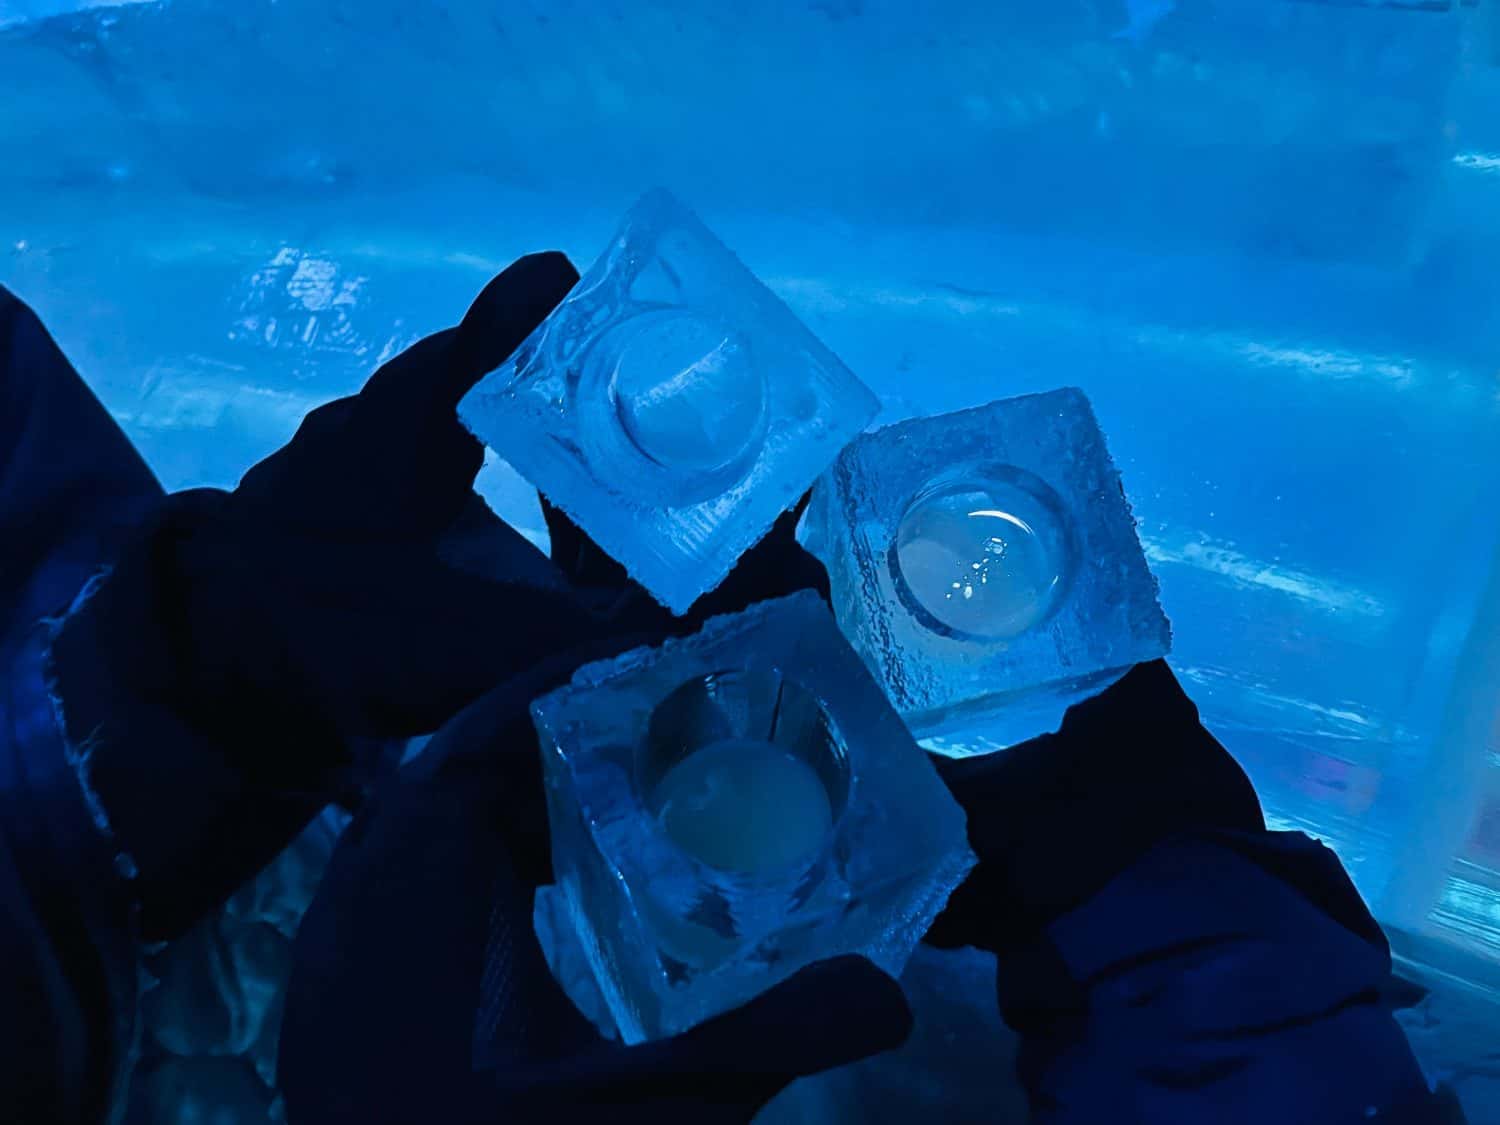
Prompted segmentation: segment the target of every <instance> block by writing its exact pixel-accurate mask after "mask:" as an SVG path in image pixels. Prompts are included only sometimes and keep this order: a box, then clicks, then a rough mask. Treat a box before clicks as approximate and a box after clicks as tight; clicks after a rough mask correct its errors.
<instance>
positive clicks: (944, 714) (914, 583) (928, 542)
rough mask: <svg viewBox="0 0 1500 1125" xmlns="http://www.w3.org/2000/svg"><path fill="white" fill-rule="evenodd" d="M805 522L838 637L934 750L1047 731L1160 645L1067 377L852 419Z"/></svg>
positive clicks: (1158, 621)
mask: <svg viewBox="0 0 1500 1125" xmlns="http://www.w3.org/2000/svg"><path fill="white" fill-rule="evenodd" d="M806 538H807V541H808V545H809V546H810V547H811V548H812V549H813V550H814V552H815V553H817V554H818V555H819V557H821V558H822V560H823V562H824V564H825V565H826V566H827V568H828V573H829V580H830V584H831V586H832V592H833V604H834V611H835V613H836V615H837V617H838V621H839V625H840V626H841V627H842V629H843V630H844V633H845V635H846V636H848V638H849V639H850V641H851V642H852V644H853V646H854V648H855V651H857V652H858V653H859V654H860V656H861V657H863V658H864V661H865V663H866V665H868V667H869V668H870V671H871V672H872V673H874V675H875V678H876V680H877V681H878V682H879V683H880V684H881V686H882V687H883V688H884V689H885V691H886V694H887V696H888V697H889V698H890V700H891V702H892V703H893V704H894V705H895V707H896V709H897V710H898V711H899V712H900V713H901V715H902V717H903V718H905V720H906V722H907V724H908V726H910V727H911V729H912V731H913V732H914V733H915V734H917V735H918V736H919V737H923V738H926V739H932V740H933V741H930V742H929V745H931V746H932V747H933V748H934V749H938V750H947V749H948V748H949V742H948V741H945V740H944V739H943V738H942V736H943V735H946V734H951V733H953V732H956V731H961V730H982V731H983V732H984V735H983V741H984V743H985V744H986V745H988V746H990V747H991V748H993V747H995V746H1000V745H1006V744H1008V743H1010V742H1015V741H1019V740H1020V739H1022V738H1026V737H1030V736H1032V735H1035V734H1038V733H1041V732H1042V731H1044V730H1049V729H1052V728H1053V727H1054V726H1055V725H1056V723H1057V721H1058V720H1059V719H1060V718H1061V716H1062V711H1063V710H1064V709H1065V708H1066V706H1067V704H1068V703H1070V702H1073V701H1075V700H1076V699H1077V698H1078V697H1079V696H1080V695H1083V694H1086V693H1087V692H1089V691H1090V690H1092V689H1096V688H1097V687H1099V686H1101V685H1102V684H1103V683H1105V682H1107V681H1108V679H1110V678H1111V677H1112V676H1113V675H1114V674H1117V673H1118V672H1119V671H1121V670H1123V669H1125V668H1128V667H1129V666H1130V665H1132V664H1135V663H1138V662H1139V661H1142V660H1152V659H1155V658H1156V657H1159V656H1162V655H1164V654H1165V653H1166V652H1167V650H1168V649H1169V647H1170V645H1171V628H1170V626H1169V625H1168V623H1167V618H1166V615H1165V614H1163V612H1162V609H1161V606H1160V604H1159V603H1158V601H1157V590H1156V580H1155V578H1154V577H1153V576H1152V574H1151V571H1150V568H1149V567H1148V566H1147V565H1146V558H1145V554H1144V553H1143V551H1142V550H1141V545H1140V541H1139V540H1138V539H1137V537H1136V530H1135V521H1134V519H1133V518H1132V517H1131V514H1130V506H1129V503H1128V502H1127V501H1126V499H1125V493H1124V489H1123V488H1122V486H1121V484H1120V477H1119V473H1118V472H1117V471H1116V469H1115V466H1114V463H1113V461H1111V459H1110V456H1109V451H1108V450H1107V449H1106V447H1105V444H1104V435H1103V433H1101V432H1100V429H1099V424H1098V423H1097V422H1096V421H1095V419H1094V415H1093V411H1092V410H1091V409H1090V407H1089V403H1088V399H1087V398H1086V397H1085V396H1084V394H1083V392H1082V391H1079V390H1076V389H1073V388H1066V389H1063V390H1058V391H1051V392H1049V393H1047V394H1040V395H1026V396H1024V397H1021V398H1012V399H1005V400H1002V401H1000V402H992V403H990V404H989V405H987V406H981V407H978V408H976V409H973V410H964V411H959V412H958V413H954V414H945V415H942V416H939V417H934V418H919V419H915V420H912V421H909V422H902V423H899V424H897V425H894V426H889V427H886V428H884V429H881V430H877V431H875V432H874V433H870V434H866V435H864V436H863V437H861V438H860V439H859V440H858V441H856V442H855V443H854V444H853V445H851V446H850V447H849V448H848V449H846V450H845V451H844V452H843V454H842V455H841V456H840V457H839V459H838V461H837V462H835V464H834V466H833V468H832V469H830V470H829V471H828V472H827V473H826V474H825V475H824V477H823V478H822V480H820V481H819V483H818V487H817V490H816V492H815V497H814V502H813V504H812V507H811V510H810V511H809V515H808V527H807V528H806ZM954 745H959V746H961V745H963V743H962V742H959V743H955V744H954Z"/></svg>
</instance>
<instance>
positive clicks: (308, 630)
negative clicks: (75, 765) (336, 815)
mask: <svg viewBox="0 0 1500 1125" xmlns="http://www.w3.org/2000/svg"><path fill="white" fill-rule="evenodd" d="M576 280H577V274H576V272H575V271H574V270H573V267H572V266H571V265H570V264H569V263H568V261H567V259H566V258H564V257H563V256H562V255H560V254H555V253H554V254H540V255H535V256H532V257H527V258H523V259H521V260H520V261H518V262H516V263H515V264H514V265H512V266H511V267H510V268H508V269H507V270H505V271H504V272H503V273H502V274H500V275H499V276H498V277H496V278H495V279H494V280H493V281H492V282H491V283H490V284H489V285H488V286H487V287H486V288H485V290H484V292H483V293H482V294H481V295H480V296H479V298H478V300H477V301H476V302H475V303H474V305H473V307H472V308H471V309H470V310H469V312H468V314H467V315H466V316H465V317H464V319H463V322H462V324H461V325H460V326H459V327H458V328H455V329H450V330H447V331H443V332H439V333H437V334H436V335H434V336H429V337H428V338H426V339H424V340H422V341H420V342H419V343H417V344H416V345H414V346H413V347H412V348H410V349H409V350H408V351H406V352H405V353H403V354H402V355H400V356H399V357H397V358H396V359H394V360H392V361H391V362H390V363H388V364H386V365H385V366H384V367H382V368H381V369H380V370H379V371H377V372H376V373H375V374H374V376H373V377H372V378H371V379H370V380H369V382H368V383H367V384H366V385H365V387H364V389H363V390H361V391H360V393H358V394H357V395H353V396H350V397H348V398H343V399H339V400H337V401H335V402H331V403H328V404H327V405H325V406H322V407H320V408H318V409H317V410H315V411H313V412H312V413H311V414H309V415H308V416H307V418H306V419H305V420H304V421H303V424H302V426H301V428H300V429H299V430H298V432H297V434H296V436H295V437H294V438H293V439H292V441H291V442H290V443H289V444H288V445H287V446H286V447H285V448H283V449H281V450H280V451H278V452H277V453H275V454H273V455H272V456H271V457H269V458H267V459H266V460H265V461H263V462H261V463H260V464H259V465H256V466H255V467H254V468H253V469H251V470H250V471H249V473H247V474H246V476H245V477H244V479H243V480H242V481H241V483H240V485H239V487H238V488H236V489H235V490H234V491H233V492H231V493H225V492H222V491H217V490H210V489H203V490H198V491H194V492H186V493H181V494H178V495H175V496H172V497H169V498H168V499H167V500H166V501H165V502H164V503H163V504H162V506H161V509H160V511H159V514H158V516H157V518H156V520H155V522H154V524H153V525H152V526H151V527H150V528H149V529H148V530H147V531H146V532H145V533H144V534H143V535H142V536H141V537H140V539H138V540H137V541H136V542H135V543H134V544H133V545H132V546H131V547H129V548H127V549H126V550H125V551H124V553H123V555H122V556H121V558H120V559H119V561H118V563H117V565H116V567H115V569H114V572H113V573H112V574H110V575H109V576H108V577H107V578H106V579H105V580H104V581H103V582H102V584H100V585H99V586H98V588H97V592H96V593H94V594H93V596H92V597H91V598H90V599H89V600H88V601H87V602H86V603H85V604H84V605H83V606H82V608H81V609H80V610H79V611H77V612H75V613H74V614H73V615H72V616H71V617H70V618H69V620H68V621H67V623H66V625H65V626H64V628H63V629H62V631H61V634H60V635H59V636H58V638H57V640H56V642H55V645H54V662H55V667H56V673H57V679H58V685H59V688H60V695H61V699H62V705H63V710H64V714H65V716H66V722H67V727H68V732H69V734H70V735H71V737H72V741H73V742H74V743H75V745H78V746H83V747H87V748H88V750H89V772H90V780H91V783H92V784H93V786H94V787H95V788H96V790H98V791H99V793H100V794H101V797H102V803H103V807H104V809H105V811H106V813H107V814H108V815H109V816H110V818H111V820H112V821H113V822H114V825H113V826H114V828H115V830H116V833H117V835H119V836H120V837H121V838H122V843H123V845H124V847H125V848H126V850H127V851H129V852H130V853H131V854H132V855H133V856H134V858H135V860H136V863H137V865H138V866H139V868H140V869H141V879H140V883H141V884H142V893H143V897H144V899H145V904H146V913H145V924H146V928H147V931H148V933H151V934H153V935H157V936H165V935H166V934H169V933H170V932H173V931H174V930H176V929H180V928H181V927H182V926H183V925H185V924H187V923H188V922H190V921H191V920H192V918H193V917H195V916H196V914H197V913H198V912H199V911H201V910H202V909H203V908H204V907H205V905H207V904H209V903H206V901H205V900H210V899H212V898H213V897H215V896H216V895H219V894H222V893H227V891H228V890H229V889H230V888H232V887H233V886H234V885H235V883H236V882H237V881H238V880H239V879H242V878H244V877H245V876H247V875H249V874H250V873H252V872H253V871H254V870H255V869H256V868H257V867H258V866H259V864H261V863H263V862H265V861H266V860H267V859H269V858H270V855H272V854H274V852H275V850H276V849H278V848H279V847H280V846H281V845H282V844H283V843H284V842H285V840H286V839H289V838H290V833H292V832H295V830H296V829H297V827H298V826H299V824H300V823H301V822H303V821H305V819H306V818H307V817H308V816H310V815H311V813H312V812H313V811H315V810H316V808H317V807H318V806H319V805H321V804H322V803H323V802H325V801H326V800H327V799H328V798H329V796H330V795H331V792H332V788H331V787H332V785H333V784H334V773H335V771H337V770H338V769H339V768H340V767H341V766H342V765H343V764H344V763H345V761H346V750H347V747H348V745H349V742H350V740H351V739H352V738H354V737H357V736H371V737H378V738H391V737H396V736H405V735H410V734H415V733H417V732H421V731H426V730H432V729H435V728H436V727H437V726H439V725H440V724H441V723H442V722H443V721H444V720H445V719H447V718H448V717H449V716H451V715H452V714H454V713H455V712H456V711H458V710H459V709H460V708H461V707H462V706H463V705H465V704H466V703H468V702H470V701H472V700H474V699H475V698H477V697H478V696H480V695H481V694H482V693H483V692H484V691H485V690H487V689H488V688H489V687H491V686H493V685H494V684H495V683H497V682H500V681H501V680H503V679H505V678H506V677H507V676H509V675H512V674H514V673H515V672H517V671H518V670H520V669H523V668H526V667H528V666H529V665H530V664H532V663H533V662H534V661H536V660H538V659H540V658H542V657H544V656H546V655H547V654H548V653H551V652H555V651H558V650H561V649H566V648H568V647H570V646H572V645H574V644H576V643H578V642H579V641H580V640H581V639H583V638H584V637H587V636H590V635H592V634H593V633H594V632H596V631H597V630H598V629H599V628H600V623H599V622H598V621H597V620H596V618H595V616H594V615H592V614H591V613H589V612H587V611H586V610H585V609H584V607H583V606H582V605H581V603H580V602H579V600H578V599H577V598H576V597H575V595H574V594H573V592H572V591H571V590H570V589H569V587H568V584H567V582H566V580H565V579H563V577H562V576H561V575H560V574H559V573H558V572H557V571H556V568H554V567H552V566H551V564H550V563H549V562H548V561H547V560H546V559H545V558H543V557H542V556H541V554H540V552H538V551H536V550H535V549H534V548H533V547H532V546H531V545H530V544H529V543H527V542H526V540H524V539H523V538H522V537H521V536H520V535H518V534H517V533H516V532H514V531H512V530H511V529H509V528H507V527H505V526H504V524H502V523H501V522H500V521H499V520H498V519H496V518H495V517H494V516H493V514H491V513H490V512H489V511H488V509H486V508H485V507H484V505H483V504H482V503H481V502H480V501H479V500H478V499H477V498H476V497H475V496H474V494H473V491H472V487H471V486H472V484H473V480H474V476H475V473H476V472H477V470H478V469H479V467H480V464H481V461H482V456H483V451H482V449H481V446H480V444H479V442H477V441H476V440H475V439H474V438H473V437H472V436H471V435H470V434H469V433H467V432H466V431H465V429H464V428H463V426H462V425H461V423H460V422H459V421H458V419H457V416H456V414H455V407H456V405H457V403H458V400H459V398H460V397H461V396H462V395H463V394H464V392H465V391H466V390H467V389H468V388H469V387H470V386H471V385H472V384H473V383H474V382H475V381H477V380H478V379H479V377H480V376H482V375H483V374H484V373H485V372H487V371H489V370H491V369H492V368H494V367H495V366H497V365H498V364H499V363H500V362H501V361H502V360H503V359H504V358H505V357H506V356H507V355H508V354H509V353H510V352H511V351H512V350H513V349H514V348H515V347H516V346H517V345H518V344H519V343H520V342H521V341H522V340H523V339H524V338H525V337H526V336H527V335H528V334H529V333H530V332H531V330H532V329H533V328H535V327H536V325H537V324H538V323H540V322H541V320H542V319H543V318H544V317H545V316H546V315H547V314H548V312H550V311H551V309H552V308H553V307H554V306H555V305H556V304H557V303H558V302H559V301H560V300H561V299H562V298H563V296H564V295H565V294H566V293H567V291H568V290H569V288H570V287H571V286H572V285H573V284H574V283H575V282H576ZM455 528H461V529H463V530H464V531H465V533H466V534H467V535H468V536H469V537H470V538H472V537H474V536H476V535H477V536H479V537H482V538H485V539H486V540H487V551H486V555H487V557H488V559H489V561H490V565H489V567H488V572H487V573H485V574H483V575H479V574H475V573H472V572H470V571H468V570H461V569H456V568H455V567H453V566H450V565H449V564H448V562H447V561H446V560H445V557H444V554H443V547H442V544H443V542H444V537H445V536H447V535H451V534H452V533H453V530H454V529H455ZM179 798H180V799H179Z"/></svg>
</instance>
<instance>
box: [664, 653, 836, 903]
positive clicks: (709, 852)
mask: <svg viewBox="0 0 1500 1125" xmlns="http://www.w3.org/2000/svg"><path fill="white" fill-rule="evenodd" d="M652 728H653V737H652V739H651V740H650V741H649V743H648V746H647V748H646V751H645V753H646V759H647V760H646V761H645V762H644V763H643V767H642V771H641V772H642V774H643V776H644V777H645V778H646V779H647V780H646V787H647V792H646V794H645V796H646V803H647V805H648V807H649V808H650V809H651V810H652V812H653V814H654V815H655V816H656V818H657V820H658V822H659V823H660V825H661V827H662V829H663V831H664V832H665V833H666V835H667V837H668V838H669V839H671V840H672V842H673V843H674V844H675V845H676V846H677V847H679V848H681V849H682V850H683V851H685V852H687V853H688V854H690V855H692V856H694V857H696V858H697V859H699V860H700V861H701V862H703V863H705V864H707V865H708V866H710V867H713V868H717V869H719V870H722V871H728V872H738V873H745V874H762V873H771V872H777V871H783V870H786V869H788V868H793V867H796V866H797V865H799V864H805V863H807V862H810V861H812V860H813V859H815V858H816V856H817V854H818V852H819V851H820V849H821V848H822V847H823V846H824V845H825V843H826V841H827V840H828V837H829V833H830V830H831V828H832V827H833V823H834V821H835V819H836V818H837V814H838V809H839V806H840V804H841V802H842V800H843V794H842V790H843V789H844V787H845V781H844V778H843V769H844V766H843V763H842V757H841V752H840V750H839V748H838V746H837V743H836V739H835V737H834V734H833V732H832V730H831V728H830V726H829V724H828V721H827V718H826V715H825V714H824V713H823V710H822V708H821V706H819V704H818V703H817V701H816V700H815V699H814V698H813V696H812V695H811V693H809V692H808V691H806V690H805V689H803V688H801V687H799V686H798V685H797V684H795V683H791V682H789V681H786V680H783V679H781V678H780V677H779V676H777V675H776V674H775V673H774V672H765V673H720V674H716V675H713V676H707V677H703V678H702V679H699V680H694V681H690V682H689V683H688V684H685V685H684V686H683V687H682V688H679V689H678V690H677V691H676V692H674V693H673V694H672V695H671V696H669V697H668V698H667V699H666V700H665V701H664V702H663V703H662V704H661V705H660V706H659V707H658V709H657V711H656V713H655V714H654V715H653V719H652Z"/></svg>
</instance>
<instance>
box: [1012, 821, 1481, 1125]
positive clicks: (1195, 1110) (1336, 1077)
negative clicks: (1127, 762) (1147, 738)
mask: <svg viewBox="0 0 1500 1125" xmlns="http://www.w3.org/2000/svg"><path fill="white" fill-rule="evenodd" d="M1000 981H1001V1003H1002V1007H1003V1008H1005V1009H1006V1011H1007V1016H1008V1018H1009V1019H1010V1021H1011V1022H1012V1023H1013V1024H1014V1025H1015V1026H1017V1028H1018V1030H1020V1031H1021V1032H1022V1049H1021V1060H1020V1063H1021V1075H1022V1078H1023V1081H1024V1082H1025V1083H1026V1085H1027V1087H1028V1090H1029V1092H1030V1094H1031V1096H1032V1103H1033V1106H1034V1109H1035V1113H1034V1120H1036V1121H1038V1122H1042V1123H1046V1125H1073V1123H1078V1125H1083V1123H1085V1122H1097V1121H1105V1120H1109V1121H1115V1122H1119V1123H1121V1125H1126V1123H1134V1122H1140V1123H1142V1125H1144V1123H1147V1122H1149V1123H1150V1125H1176V1123H1178V1122H1181V1123H1182V1125H1197V1123H1199V1122H1204V1121H1213V1122H1217V1123H1220V1125H1235V1123H1236V1122H1244V1123H1245V1125H1251V1123H1258V1122H1264V1121H1277V1122H1281V1123H1283V1125H1342V1123H1345V1122H1347V1123H1349V1125H1356V1123H1361V1122H1366V1121H1373V1122H1385V1123H1387V1125H1398V1123H1399V1125H1419V1123H1421V1125H1440V1123H1443V1122H1458V1121H1462V1116H1461V1115H1459V1114H1457V1113H1456V1107H1453V1106H1447V1107H1446V1108H1445V1107H1444V1105H1443V1099H1442V1098H1435V1097H1434V1095H1433V1094H1432V1093H1431V1092H1430V1091H1429V1089H1428V1087H1427V1084H1426V1080H1425V1079H1424V1077H1423V1074H1422V1071H1421V1068H1420V1067H1419V1066H1418V1064H1417V1061H1416V1059H1415V1058H1414V1056H1413V1054H1412V1051H1411V1048H1410V1046H1409V1045H1408V1043H1407V1040H1406V1036H1405V1034H1404V1032H1403V1031H1402V1030H1401V1028H1400V1027H1399V1026H1398V1024H1397V1023H1396V1021H1395V1019H1394V1018H1393V1016H1392V1013H1391V1011H1390V1008H1389V1006H1388V1004H1387V1001H1386V997H1387V995H1388V994H1389V992H1390V985H1391V961H1390V953H1389V949H1388V947H1387V945H1386V942H1385V939H1384V937H1383V936H1382V934H1381V932H1380V929H1379V927H1378V926H1377V925H1376V924H1375V923H1374V921H1373V919H1371V918H1370V917H1369V915H1368V913H1367V912H1366V911H1365V910H1364V908H1363V906H1362V905H1361V904H1360V902H1359V899H1358V896H1357V894H1356V893H1355V892H1354V888H1353V886H1352V885H1351V884H1349V883H1348V881H1347V877H1346V876H1345V875H1344V872H1343V869H1342V867H1341V866H1340V864H1339V862H1338V860H1337V859H1336V858H1335V857H1334V855H1333V853H1332V852H1330V851H1329V850H1328V849H1327V848H1325V847H1324V846H1323V845H1322V844H1319V843H1317V842H1316V841H1314V840H1311V839H1309V838H1308V837H1306V836H1303V835H1301V834H1300V833H1270V832H1261V833H1220V834H1213V835H1209V834H1205V835H1197V836H1191V837H1182V838H1177V839H1174V840H1170V841H1167V842H1165V843H1163V844H1162V845H1160V846H1158V847H1156V848H1154V849H1153V850H1151V851H1150V852H1148V853H1147V854H1146V855H1145V856H1143V857H1142V858H1141V859H1139V860H1138V861H1137V862H1136V863H1134V864H1133V865H1132V866H1131V867H1130V868H1128V869H1127V870H1126V871H1125V872H1124V873H1123V874H1121V875H1120V876H1119V877H1117V878H1116V879H1114V880H1113V881H1112V882H1111V883H1110V884H1109V885H1108V886H1106V887H1105V888H1104V889H1103V890H1102V891H1100V892H1099V893H1098V894H1097V895H1095V896H1094V897H1093V898H1091V899H1090V900H1089V901H1088V902H1086V903H1085V904H1083V905H1082V906H1081V907H1079V908H1078V909H1076V910H1074V911H1072V912H1071V913H1069V914H1067V915H1065V916H1063V917H1062V918H1060V919H1058V920H1057V921H1056V922H1054V923H1053V924H1052V925H1051V926H1050V927H1049V928H1048V930H1047V932H1046V934H1045V936H1044V937H1043V938H1042V939H1041V940H1038V941H1036V942H1034V943H1031V944H1030V946H1029V947H1028V948H1025V949H1021V950H1014V951H1012V952H1011V954H1010V955H1009V956H1008V957H1003V958H1002V960H1001V966H1000Z"/></svg>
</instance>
